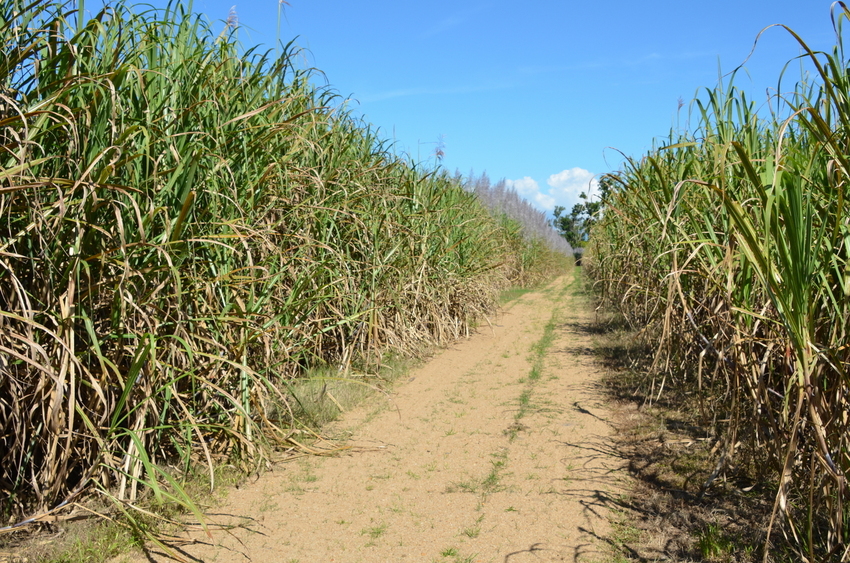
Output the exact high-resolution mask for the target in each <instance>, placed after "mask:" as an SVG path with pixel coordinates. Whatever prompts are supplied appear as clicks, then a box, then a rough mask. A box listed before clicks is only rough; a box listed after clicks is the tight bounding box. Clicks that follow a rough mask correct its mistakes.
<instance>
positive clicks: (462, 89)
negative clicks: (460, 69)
mask: <svg viewBox="0 0 850 563" xmlns="http://www.w3.org/2000/svg"><path fill="white" fill-rule="evenodd" d="M513 86H514V85H513V84H510V83H507V82H501V83H491V84H478V85H474V86H452V87H447V88H424V87H420V88H399V89H396V90H387V91H385V92H376V93H374V94H369V93H366V94H364V95H363V96H358V99H359V100H360V101H361V102H363V103H368V102H380V101H384V100H391V99H393V98H403V97H407V96H438V95H444V94H474V93H478V92H493V91H496V90H506V89H508V88H512V87H513Z"/></svg>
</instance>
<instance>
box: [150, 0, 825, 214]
mask: <svg viewBox="0 0 850 563" xmlns="http://www.w3.org/2000/svg"><path fill="white" fill-rule="evenodd" d="M288 1H289V3H288V5H283V6H282V7H283V18H282V20H281V25H280V31H279V33H280V39H281V40H282V41H283V42H288V41H290V40H292V39H294V38H296V37H297V39H296V43H297V45H299V46H300V47H302V48H303V49H304V51H303V52H302V54H301V55H300V58H299V60H300V64H302V65H304V66H314V67H316V68H318V69H320V70H322V71H323V72H324V74H325V77H326V79H327V81H328V83H329V84H330V85H331V86H332V87H333V88H334V89H335V90H336V91H338V92H339V93H340V94H341V95H342V96H343V97H345V98H349V99H350V100H351V102H350V103H351V104H352V108H354V110H355V111H356V112H357V113H358V114H361V115H362V116H363V117H364V119H366V120H367V121H369V122H371V123H372V124H374V125H375V126H377V127H379V128H380V129H381V131H382V132H383V136H384V137H385V138H387V139H390V140H393V139H394V140H395V142H396V148H397V150H398V151H399V152H404V153H407V154H409V155H410V156H411V157H412V158H413V159H414V160H419V161H424V160H429V159H430V160H433V158H434V157H433V153H434V149H435V148H436V147H437V143H438V142H439V141H440V140H441V139H442V142H443V143H444V150H445V158H444V160H443V165H444V166H445V167H446V168H447V169H449V170H450V171H454V170H455V169H459V170H460V171H461V172H463V173H464V174H466V173H468V172H470V171H474V172H475V173H480V172H483V171H486V172H487V173H488V174H489V175H490V177H491V178H492V179H493V180H498V179H500V178H505V179H507V180H509V182H510V183H511V185H513V186H514V187H515V188H516V189H517V190H518V191H519V192H520V193H521V195H523V196H524V197H526V198H527V199H529V200H530V201H532V202H533V203H535V205H537V206H538V207H540V208H541V209H546V210H551V209H552V207H553V206H554V205H557V204H560V205H564V206H566V207H568V208H570V207H571V206H572V204H573V203H575V202H576V201H577V196H578V193H579V192H580V191H582V190H586V189H587V187H588V185H589V182H590V181H591V179H592V178H593V177H594V176H596V175H599V174H601V173H604V172H609V171H612V170H616V169H617V168H619V167H620V165H621V163H622V160H623V159H622V156H621V155H620V153H619V152H618V151H621V152H623V153H625V154H626V155H629V156H633V157H639V156H640V155H642V154H643V153H644V152H646V151H647V150H648V149H649V148H650V147H651V146H652V143H653V140H654V139H656V138H659V137H663V136H665V135H667V133H668V132H669V131H670V129H671V127H679V128H685V127H686V126H687V110H688V105H687V104H688V102H690V100H692V99H693V98H694V96H696V95H697V94H698V91H699V90H700V89H701V88H706V87H713V86H715V85H716V84H717V80H718V76H719V72H718V71H719V69H720V70H722V72H724V73H726V72H728V71H731V70H732V69H734V68H735V67H737V66H738V65H740V64H741V63H742V62H744V60H745V59H746V58H747V55H748V54H749V53H750V51H751V49H752V47H753V43H754V41H755V39H756V36H757V35H758V33H759V31H761V30H762V29H763V28H765V27H767V26H769V25H771V24H775V23H783V24H786V25H788V26H789V27H791V28H793V29H794V30H795V31H796V32H797V33H798V34H800V35H801V36H802V37H803V38H804V39H805V40H806V41H807V42H809V43H810V45H811V46H812V47H813V48H816V49H830V48H831V47H832V45H834V43H835V34H834V31H833V29H832V23H831V20H830V5H831V1H830V0H794V1H792V0H770V1H751V0H736V1H728V0H715V1H713V2H689V1H677V2H673V1H667V0H663V1H649V2H635V1H634V0H632V1H628V2H626V1H620V0H608V1H605V2H603V1H598V0H596V1H595V0H580V1H551V0H550V1H543V0H523V1H522V2H508V1H504V0H453V1H444V0H430V1H428V2H424V1H409V0H361V1H359V2H353V1H351V0H346V1H343V0H288ZM234 3H235V11H236V13H237V14H238V18H239V24H240V28H239V39H240V41H241V42H242V43H243V44H245V45H246V46H249V45H254V44H260V43H261V44H265V45H266V46H267V47H268V48H269V49H273V48H274V45H275V41H276V37H277V35H278V28H277V18H278V6H279V4H278V1H277V0H265V1H262V2H260V1H256V0H254V1H246V2H240V1H239V0H196V1H195V2H194V10H195V11H197V12H202V13H205V14H206V15H208V16H209V17H210V19H212V20H213V21H216V22H218V21H223V20H224V19H226V18H227V15H228V12H229V11H230V9H231V7H232V6H233V4H234ZM154 4H156V2H154ZM799 53H800V49H799V46H798V45H797V44H796V42H795V40H794V39H793V38H792V37H791V36H790V34H788V33H787V32H786V31H784V30H781V29H778V28H774V29H770V30H768V31H767V32H766V33H765V34H764V35H763V36H762V38H761V39H760V41H759V44H758V46H757V47H756V50H755V53H754V54H753V56H752V57H751V58H750V59H749V61H748V62H747V65H746V68H747V70H748V74H745V75H742V76H739V78H738V79H737V82H736V83H737V85H738V86H739V87H741V88H743V89H746V90H748V91H749V92H750V93H751V94H752V96H753V98H754V99H755V100H756V101H759V102H761V101H764V100H765V99H766V91H767V90H768V89H775V88H776V85H777V79H778V77H779V73H780V72H781V70H782V68H783V66H784V65H785V63H786V62H788V61H789V60H791V59H793V58H794V57H796V56H797V55H798V54H799ZM797 67H799V65H797ZM795 76H799V72H797V74H796V75H795ZM680 98H681V99H682V100H683V101H684V102H685V103H686V105H685V107H684V108H682V109H681V110H678V101H679V99H680Z"/></svg>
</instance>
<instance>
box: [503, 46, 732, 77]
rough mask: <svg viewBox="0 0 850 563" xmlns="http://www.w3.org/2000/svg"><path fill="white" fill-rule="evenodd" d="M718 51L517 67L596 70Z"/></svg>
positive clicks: (527, 69) (526, 72)
mask: <svg viewBox="0 0 850 563" xmlns="http://www.w3.org/2000/svg"><path fill="white" fill-rule="evenodd" d="M716 55H717V53H712V52H709V51H686V52H682V53H678V52H677V53H669V54H668V53H657V52H654V53H647V54H646V55H642V56H639V57H635V58H629V59H607V60H599V59H597V60H591V61H580V62H576V63H573V64H559V65H530V66H523V67H519V68H518V69H517V72H519V73H520V74H523V75H537V74H556V73H563V72H575V71H583V70H596V69H605V68H624V67H632V68H633V67H640V66H644V65H648V64H657V63H659V62H666V61H671V62H680V61H689V60H692V59H699V58H705V57H713V56H716Z"/></svg>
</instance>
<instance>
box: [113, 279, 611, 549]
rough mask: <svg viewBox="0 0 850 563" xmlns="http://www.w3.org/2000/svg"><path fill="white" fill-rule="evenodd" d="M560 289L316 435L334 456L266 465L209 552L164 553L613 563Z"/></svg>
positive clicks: (606, 431) (583, 385) (598, 462)
mask: <svg viewBox="0 0 850 563" xmlns="http://www.w3.org/2000/svg"><path fill="white" fill-rule="evenodd" d="M576 276H577V274H570V275H567V276H564V277H561V278H559V279H557V280H556V281H554V282H553V283H551V284H550V285H548V286H547V287H545V288H543V289H542V290H540V291H535V292H530V293H527V294H525V295H523V296H521V297H519V298H518V299H517V300H515V301H513V302H512V303H510V304H509V305H508V306H506V307H505V308H504V309H503V311H502V312H501V313H500V315H499V316H498V317H497V318H495V319H490V323H488V324H484V325H483V326H482V327H481V328H480V329H479V331H478V333H477V334H474V335H473V336H472V337H470V338H469V339H466V340H463V341H459V342H457V343H455V344H454V345H452V346H451V347H449V348H447V349H445V350H442V351H440V352H439V353H437V354H436V355H435V356H434V357H433V359H431V360H430V361H429V362H427V364H425V365H423V366H422V367H420V368H417V369H415V370H413V371H412V372H411V373H410V374H409V375H408V376H407V379H406V380H405V381H404V382H403V383H401V384H397V385H396V386H395V387H394V389H393V390H392V392H391V393H390V394H389V396H388V397H387V396H381V395H378V396H375V397H374V398H373V399H371V400H369V401H367V402H366V403H365V404H363V405H362V406H360V407H358V408H357V409H356V410H354V411H350V412H347V413H345V415H344V416H343V417H342V419H341V420H339V421H338V422H336V423H334V424H333V426H331V427H330V428H326V429H325V431H326V433H327V434H328V435H330V436H335V437H336V439H337V440H338V441H340V442H344V443H345V444H346V445H347V446H348V447H349V448H348V449H347V450H345V451H343V452H342V453H340V454H338V455H335V456H330V457H303V458H300V459H297V460H294V461H291V462H288V463H281V464H278V465H276V466H275V467H274V468H273V470H272V471H269V472H267V473H265V474H264V475H262V476H261V477H259V478H258V479H256V480H255V481H253V482H251V483H249V484H246V485H244V486H242V487H241V488H239V489H238V490H234V491H232V492H231V493H230V494H229V495H228V498H227V500H226V502H225V503H224V504H223V505H222V506H219V507H218V508H216V509H214V510H213V511H211V512H212V513H211V514H210V523H211V524H214V525H215V526H214V527H215V528H216V529H214V530H213V531H212V533H213V536H212V539H210V538H208V537H207V536H206V535H204V534H202V533H200V532H199V531H198V530H197V529H196V527H192V526H190V529H189V530H187V531H185V532H183V540H182V541H177V542H174V543H172V544H171V545H172V547H173V548H174V549H175V550H176V551H177V552H178V553H180V554H181V555H182V556H183V557H185V558H186V559H187V560H190V561H215V562H222V563H225V562H239V563H244V562H246V561H251V562H254V563H263V562H270V563H271V562H274V563H278V562H295V561H300V562H314V561H323V562H330V561H335V562H346V563H348V562H351V563H354V562H372V561H374V562H390V561H392V562H396V561H440V562H442V561H446V562H472V561H476V562H479V561H480V562H497V561H498V562H507V563H523V562H531V561H534V562H545V561H598V562H601V561H610V560H611V559H613V551H612V547H611V546H612V545H614V544H615V543H616V542H615V541H614V540H612V536H611V534H612V527H611V520H612V513H611V511H612V509H616V507H617V506H618V505H622V502H621V501H620V500H619V499H620V495H621V492H622V491H624V490H627V489H628V486H627V484H626V483H625V482H624V479H627V478H628V477H626V476H627V475H628V472H627V471H626V470H625V469H624V467H625V464H626V463H627V462H626V460H624V459H623V458H621V457H620V456H618V455H617V454H616V452H615V451H614V449H613V447H612V442H611V438H612V434H613V429H612V425H611V424H610V423H609V420H610V417H611V412H610V410H609V408H608V407H607V406H606V404H605V395H604V391H603V389H602V387H601V385H600V383H599V380H600V378H601V376H602V370H603V368H602V367H600V365H599V364H598V363H596V362H595V361H594V354H593V351H592V343H591V341H590V339H591V338H592V335H591V334H590V333H591V331H589V330H587V327H588V326H590V325H591V324H592V321H593V313H592V312H591V311H590V308H589V307H588V306H587V304H586V303H584V302H583V300H582V299H583V298H582V297H581V296H580V292H578V291H576V285H577V283H578V281H577V278H576ZM614 520H616V518H614ZM191 528H195V529H191ZM225 528H226V529H225ZM123 560H124V561H133V562H136V561H146V560H147V561H166V560H169V559H168V558H167V557H166V556H165V554H164V553H162V552H161V551H160V550H159V549H158V548H156V546H152V547H151V548H150V550H149V551H148V552H147V553H146V554H136V555H130V556H125V557H124V558H123Z"/></svg>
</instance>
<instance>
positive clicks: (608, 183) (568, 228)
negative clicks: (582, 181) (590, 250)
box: [552, 174, 616, 248]
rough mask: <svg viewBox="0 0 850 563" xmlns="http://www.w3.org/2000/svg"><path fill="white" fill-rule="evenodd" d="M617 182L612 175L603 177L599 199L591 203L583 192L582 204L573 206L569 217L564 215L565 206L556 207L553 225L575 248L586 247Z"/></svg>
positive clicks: (580, 196) (600, 183)
mask: <svg viewBox="0 0 850 563" xmlns="http://www.w3.org/2000/svg"><path fill="white" fill-rule="evenodd" d="M615 181H616V179H615V177H614V176H612V175H610V174H606V175H605V176H602V178H600V179H599V186H598V187H599V199H598V200H597V201H591V200H590V199H589V198H588V197H587V194H586V193H584V192H582V193H581V195H579V198H580V199H581V200H582V203H577V204H575V205H573V209H572V211H571V212H570V213H569V215H567V214H566V213H564V212H565V211H566V210H567V208H566V207H564V206H563V205H558V206H557V207H555V211H554V213H553V214H554V216H555V220H554V221H553V222H552V224H553V226H554V227H555V228H556V229H557V230H558V232H560V233H561V236H562V237H564V238H565V239H567V242H569V243H570V245H571V246H572V247H573V248H575V247H582V246H584V243H585V241H587V239H588V238H590V229H591V228H592V227H593V224H594V223H595V222H596V221H597V220H598V219H599V217H600V215H601V214H602V210H603V209H604V208H605V202H606V201H608V196H609V195H610V194H611V192H612V191H613V190H614V189H615Z"/></svg>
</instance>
